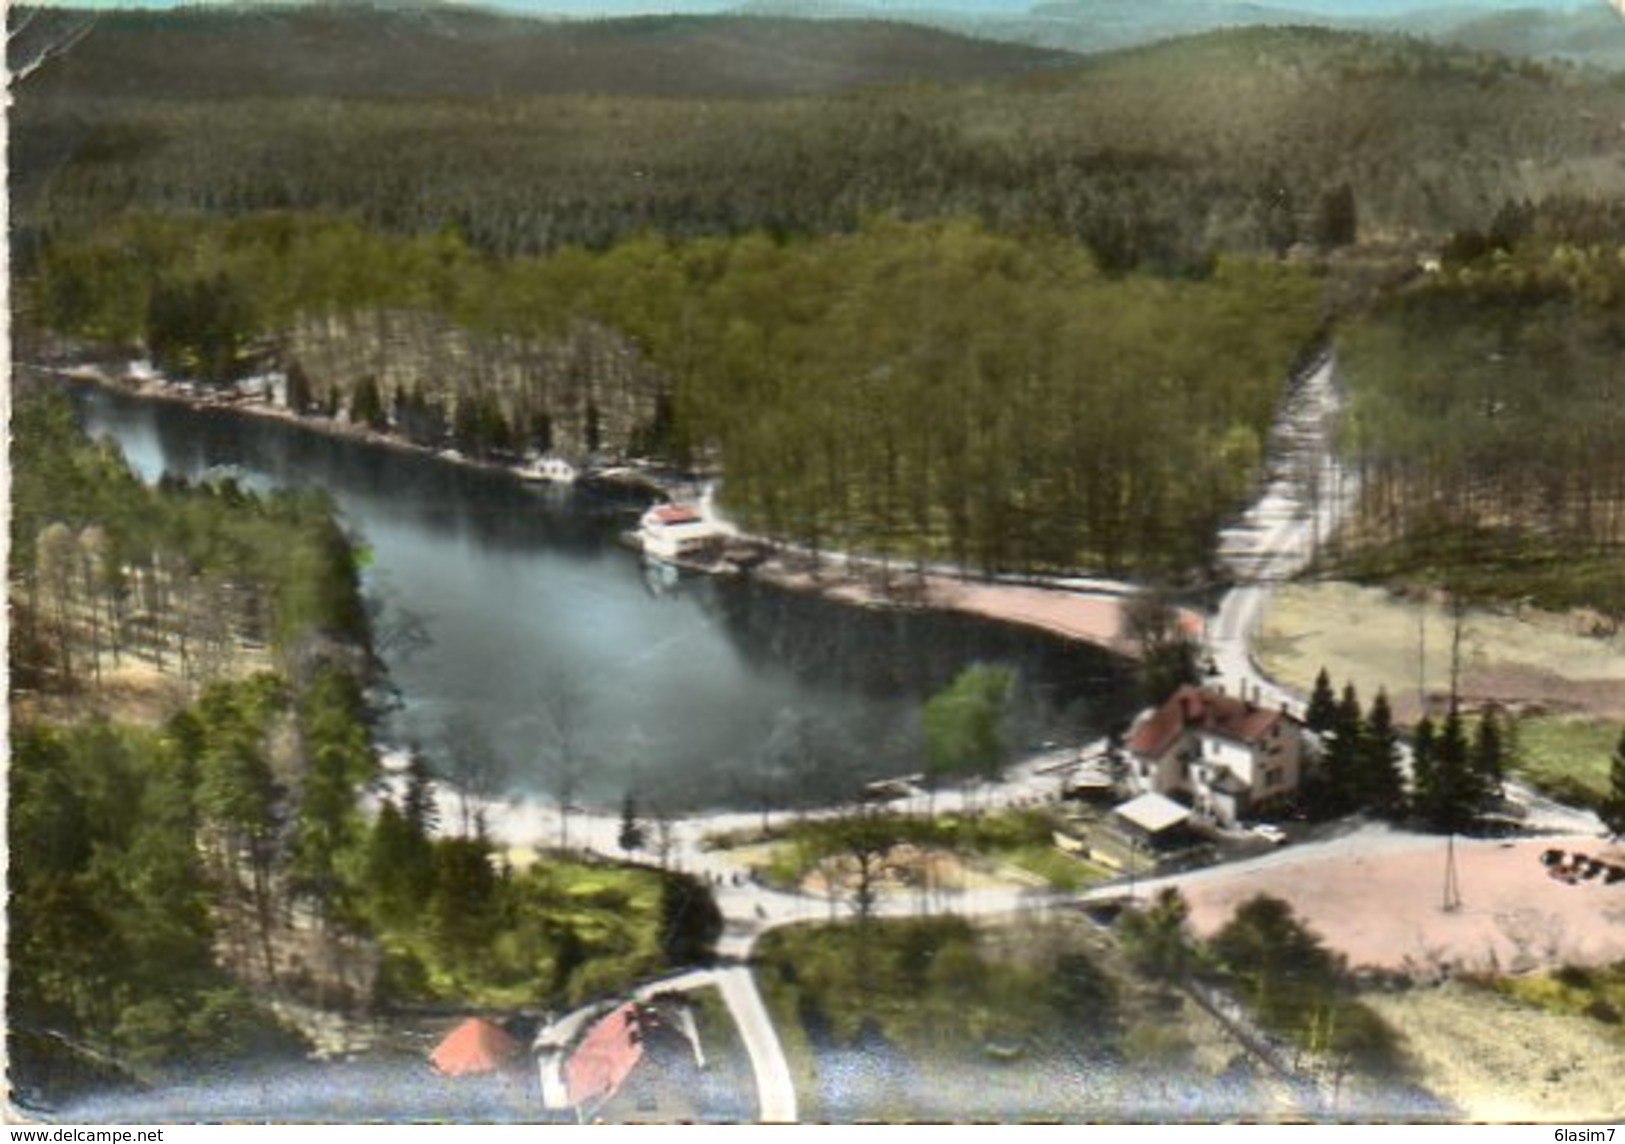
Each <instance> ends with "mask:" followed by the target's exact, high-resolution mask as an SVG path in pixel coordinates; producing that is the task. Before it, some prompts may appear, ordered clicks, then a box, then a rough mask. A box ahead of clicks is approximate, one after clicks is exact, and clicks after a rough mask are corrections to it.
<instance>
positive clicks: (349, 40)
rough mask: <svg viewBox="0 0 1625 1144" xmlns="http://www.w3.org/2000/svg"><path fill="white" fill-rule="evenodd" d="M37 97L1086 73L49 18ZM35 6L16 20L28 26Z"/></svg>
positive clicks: (646, 33) (433, 32)
mask: <svg viewBox="0 0 1625 1144" xmlns="http://www.w3.org/2000/svg"><path fill="white" fill-rule="evenodd" d="M34 11H35V13H36V14H35V15H34V17H33V18H32V19H30V20H28V23H27V25H26V26H25V27H22V29H21V34H19V35H15V36H14V37H13V39H12V43H11V60H12V66H13V68H14V69H15V68H17V67H18V66H26V65H27V63H28V62H29V61H30V60H34V59H38V58H39V56H40V55H41V54H42V53H46V52H50V53H51V56H50V58H48V59H47V60H46V61H45V63H44V65H43V66H41V67H39V68H38V69H37V70H36V71H34V72H33V73H32V74H31V75H29V76H28V78H27V80H26V85H27V86H26V88H25V89H24V93H23V94H24V95H25V96H26V97H29V98H41V97H49V96H51V95H58V94H61V95H69V94H71V95H73V96H75V97H81V98H82V97H91V98H96V97H107V98H120V99H127V98H142V97H146V98H168V99H174V98H180V99H198V98H203V99H209V98H228V97H229V98H236V97H245V96H314V97H333V96H338V97H344V96H369V97H384V98H389V97H422V96H445V97H488V96H513V95H549V94H559V93H601V94H606V95H634V96H636V95H648V96H690V97H693V96H719V97H721V96H736V97H753V96H782V95H800V94H813V93H831V92H840V91H847V90H852V89H855V88H862V87H873V86H894V85H897V84H904V83H914V82H935V83H964V82H977V81H985V80H992V79H999V78H1004V77H1009V76H1014V75H1019V74H1022V73H1027V72H1031V71H1034V70H1041V69H1047V68H1052V67H1055V66H1057V65H1061V64H1067V63H1073V62H1076V60H1075V57H1074V56H1072V55H1071V54H1070V53H1067V52H1065V51H1062V50H1057V49H1053V48H1045V47H1041V46H1030V45H1020V44H1007V43H995V42H990V41H987V40H981V39H975V38H972V37H969V36H966V35H962V34H959V33H955V32H951V31H945V30H942V29H937V28H929V27H922V26H918V25H911V24H906V23H896V22H889V21H876V20H874V19H872V18H871V19H866V20H861V21H859V20H850V21H849V20H816V21H812V20H804V19H789V18H779V17H757V16H750V17H747V16H670V17H634V18H628V19H618V20H594V21H559V20H550V19H541V18H536V17H530V16H521V15H514V14H504V13H498V12H493V11H482V10H477V9H472V8H463V7H454V6H450V5H439V6H432V5H421V6H408V5H372V4H316V5H297V6H295V5H289V6H281V5H278V6H258V7H219V8H187V9H174V10H166V11H136V10H121V11H101V12H95V11H90V10H84V9H37V10H34ZM28 12H29V10H28V9H13V11H12V16H11V24H12V27H13V28H14V29H15V28H17V27H18V26H19V25H21V24H22V23H23V21H24V20H25V19H27V18H28V17H27V13H28Z"/></svg>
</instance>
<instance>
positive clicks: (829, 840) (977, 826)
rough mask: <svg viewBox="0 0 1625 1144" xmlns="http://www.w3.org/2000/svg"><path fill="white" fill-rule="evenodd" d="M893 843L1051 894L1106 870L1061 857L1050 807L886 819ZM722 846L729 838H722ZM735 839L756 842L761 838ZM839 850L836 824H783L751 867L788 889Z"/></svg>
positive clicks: (1073, 887) (1103, 876)
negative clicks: (1019, 875) (1015, 876)
mask: <svg viewBox="0 0 1625 1144" xmlns="http://www.w3.org/2000/svg"><path fill="white" fill-rule="evenodd" d="M882 821H884V822H886V823H887V824H888V826H889V827H890V829H891V831H892V833H893V835H894V836H895V839H896V842H897V844H898V845H899V846H901V845H904V844H908V845H911V846H913V847H917V848H919V849H921V850H927V851H935V852H951V853H953V854H956V855H958V856H959V858H960V859H961V860H962V861H964V862H965V863H966V864H967V865H968V866H971V867H975V868H980V869H981V870H983V871H984V872H986V873H988V874H989V875H990V876H991V877H994V878H997V876H998V867H999V866H1000V865H1008V866H1011V867H1014V868H1016V869H1017V870H1021V871H1025V872H1026V873H1028V874H1031V875H1034V876H1036V877H1038V878H1041V879H1043V880H1044V882H1045V883H1047V884H1048V885H1049V886H1051V887H1052V888H1054V889H1057V890H1080V889H1083V888H1085V887H1087V886H1091V885H1093V884H1094V883H1096V882H1100V881H1103V880H1105V879H1106V878H1109V877H1111V876H1112V875H1111V871H1109V870H1106V869H1105V868H1103V867H1101V866H1098V865H1096V864H1094V863H1092V862H1088V861H1085V860H1083V859H1082V858H1077V857H1074V856H1072V855H1069V854H1065V853H1062V852H1061V851H1060V850H1059V849H1057V848H1056V846H1055V842H1054V834H1055V831H1056V830H1057V829H1058V828H1059V827H1061V826H1062V825H1064V822H1063V820H1062V819H1061V818H1060V816H1058V815H1057V814H1055V813H1054V812H1052V811H1049V810H1004V811H995V812H989V813H987V814H981V815H976V816H971V815H963V814H939V815H936V816H934V817H930V818H927V817H925V816H923V815H921V816H903V815H897V816H886V817H884V818H883V819H882ZM721 841H722V842H723V844H724V845H726V844H728V841H729V840H721ZM737 841H738V842H751V843H760V842H763V841H766V840H765V839H763V838H762V837H761V836H751V837H750V838H748V839H745V838H741V839H738V840H737ZM842 852H843V843H842V840H841V836H840V831H839V828H838V824H837V823H835V822H833V821H831V820H822V821H811V822H795V823H788V824H786V825H785V827H784V828H783V829H782V830H780V831H777V832H775V834H774V835H773V836H772V840H771V841H770V842H769V843H768V844H767V845H766V846H764V847H763V849H762V850H761V855H762V857H761V860H760V862H759V863H758V864H757V869H758V871H759V872H760V873H761V876H762V879H763V881H765V882H766V883H767V884H768V885H771V886H777V887H780V888H785V889H789V888H792V887H795V886H797V885H799V884H800V883H801V881H802V879H803V878H805V877H806V876H807V875H808V873H810V872H811V871H812V870H813V869H814V868H815V867H817V866H818V864H819V863H820V862H821V861H823V860H824V859H827V858H830V857H832V856H838V855H839V854H841V853H842Z"/></svg>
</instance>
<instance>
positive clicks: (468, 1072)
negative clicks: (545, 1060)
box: [429, 1017, 524, 1076]
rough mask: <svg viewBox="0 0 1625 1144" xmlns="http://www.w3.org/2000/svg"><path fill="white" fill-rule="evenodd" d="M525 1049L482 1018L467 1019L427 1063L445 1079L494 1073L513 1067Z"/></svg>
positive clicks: (442, 1043) (452, 1032)
mask: <svg viewBox="0 0 1625 1144" xmlns="http://www.w3.org/2000/svg"><path fill="white" fill-rule="evenodd" d="M523 1051H524V1046H523V1045H521V1044H520V1043H519V1042H518V1041H516V1040H514V1039H513V1038H512V1037H510V1036H508V1034H507V1033H504V1032H503V1031H502V1030H501V1029H499V1028H497V1027H496V1026H495V1025H493V1024H492V1023H491V1022H489V1021H487V1020H485V1019H484V1018H482V1017H470V1018H469V1019H468V1020H466V1021H464V1022H463V1023H462V1024H461V1025H458V1026H457V1027H456V1028H455V1029H453V1030H452V1031H451V1032H450V1033H449V1034H447V1036H446V1039H445V1040H443V1041H441V1042H440V1045H439V1046H438V1047H437V1048H436V1049H435V1051H434V1052H433V1054H431V1055H430V1057H429V1063H430V1064H432V1065H433V1066H434V1067H435V1068H437V1069H438V1070H440V1071H441V1072H443V1073H445V1074H446V1075H447V1076H474V1075H477V1074H479V1073H489V1072H495V1071H497V1070H498V1069H500V1068H502V1067H504V1066H505V1065H508V1064H510V1063H512V1062H513V1061H514V1060H515V1058H517V1057H518V1056H519V1055H520V1053H522V1052H523Z"/></svg>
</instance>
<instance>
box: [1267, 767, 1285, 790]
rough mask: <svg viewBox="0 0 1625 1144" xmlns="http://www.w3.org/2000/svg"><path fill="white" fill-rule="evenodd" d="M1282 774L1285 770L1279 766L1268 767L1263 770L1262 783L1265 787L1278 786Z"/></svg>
mask: <svg viewBox="0 0 1625 1144" xmlns="http://www.w3.org/2000/svg"><path fill="white" fill-rule="evenodd" d="M1284 774H1285V771H1284V770H1283V768H1281V767H1269V768H1268V769H1266V770H1265V771H1264V785H1265V786H1266V787H1277V786H1280V785H1281V779H1282V778H1283V777H1284Z"/></svg>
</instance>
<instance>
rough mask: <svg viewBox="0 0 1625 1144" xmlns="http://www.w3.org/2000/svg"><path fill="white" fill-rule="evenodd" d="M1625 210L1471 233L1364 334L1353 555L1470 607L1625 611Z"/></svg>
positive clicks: (1349, 423) (1565, 208)
mask: <svg viewBox="0 0 1625 1144" xmlns="http://www.w3.org/2000/svg"><path fill="white" fill-rule="evenodd" d="M1622 250H1625V210H1621V208H1620V206H1619V204H1618V203H1617V202H1616V203H1613V204H1594V203H1590V204H1588V203H1582V202H1561V201H1556V202H1550V203H1547V204H1544V205H1542V206H1539V207H1535V206H1528V205H1525V206H1515V207H1511V208H1508V209H1507V210H1504V211H1502V212H1501V213H1500V214H1499V216H1498V217H1497V218H1496V219H1495V220H1494V222H1493V224H1492V225H1491V226H1490V227H1489V228H1487V230H1485V231H1483V232H1478V231H1469V232H1463V233H1461V234H1458V235H1457V236H1456V237H1455V238H1454V239H1453V240H1452V242H1451V243H1449V244H1448V246H1447V247H1446V248H1445V251H1444V260H1443V264H1442V266H1441V268H1440V270H1439V272H1438V273H1436V274H1431V275H1427V276H1425V277H1423V278H1422V279H1420V280H1419V281H1417V282H1415V283H1414V284H1413V285H1412V286H1410V287H1409V288H1407V289H1405V290H1403V291H1400V292H1399V293H1397V294H1395V295H1394V296H1393V297H1391V298H1389V299H1387V300H1386V301H1384V302H1383V303H1382V304H1381V305H1379V306H1378V307H1377V308H1376V309H1375V310H1374V311H1373V312H1372V313H1370V314H1368V315H1366V316H1365V317H1364V318H1363V319H1362V320H1360V321H1359V322H1357V323H1354V324H1352V325H1351V327H1350V328H1348V329H1347V330H1346V331H1345V333H1344V335H1343V337H1342V339H1341V341H1342V343H1343V353H1342V361H1343V363H1344V367H1345V371H1346V374H1347V378H1348V382H1349V385H1350V387H1351V391H1352V403H1351V408H1350V410H1349V414H1348V417H1347V419H1346V422H1345V427H1344V428H1345V445H1346V448H1347V450H1348V451H1349V453H1350V455H1351V458H1352V460H1353V463H1354V464H1355V465H1356V466H1357V467H1358V470H1359V473H1360V476H1361V482H1362V486H1363V488H1364V495H1363V497H1362V500H1361V504H1360V512H1359V516H1358V519H1357V521H1356V525H1355V528H1354V529H1353V530H1351V531H1350V533H1349V536H1348V538H1347V544H1346V551H1345V554H1344V556H1345V559H1346V560H1347V561H1348V562H1349V564H1350V566H1351V567H1352V568H1354V569H1355V570H1356V571H1360V572H1364V573H1366V574H1373V575H1394V574H1400V573H1407V574H1413V575H1414V574H1416V573H1419V572H1420V573H1422V574H1423V575H1424V577H1425V578H1426V579H1429V580H1433V581H1442V582H1444V583H1445V584H1447V585H1448V586H1451V587H1452V588H1454V589H1455V590H1457V591H1458V592H1461V593H1463V594H1465V595H1466V596H1468V597H1472V596H1475V595H1476V596H1492V597H1498V598H1511V599H1520V598H1524V599H1528V598H1532V599H1534V600H1537V601H1538V602H1541V603H1544V604H1548V605H1551V606H1556V607H1561V608H1568V607H1574V606H1577V605H1581V604H1586V605H1590V606H1592V607H1596V608H1600V609H1602V610H1603V611H1604V612H1605V613H1606V614H1609V615H1611V616H1612V617H1613V619H1612V623H1613V624H1614V625H1616V626H1617V624H1618V623H1619V621H1620V618H1621V617H1622V616H1625V565H1622V563H1621V561H1620V558H1619V554H1620V552H1621V550H1622V548H1625V368H1622V365H1621V363H1622V361H1625V262H1622V261H1621V257H1620V252H1621V251H1622Z"/></svg>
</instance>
